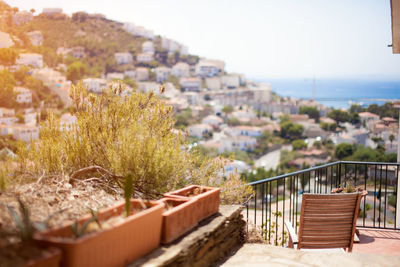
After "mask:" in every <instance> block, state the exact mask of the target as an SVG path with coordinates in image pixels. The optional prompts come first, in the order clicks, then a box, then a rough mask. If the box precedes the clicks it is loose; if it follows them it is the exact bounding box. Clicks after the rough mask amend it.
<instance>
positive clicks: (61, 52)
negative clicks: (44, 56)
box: [56, 46, 72, 56]
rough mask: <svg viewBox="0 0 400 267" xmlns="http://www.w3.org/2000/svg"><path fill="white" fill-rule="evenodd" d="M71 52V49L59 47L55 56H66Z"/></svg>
mask: <svg viewBox="0 0 400 267" xmlns="http://www.w3.org/2000/svg"><path fill="white" fill-rule="evenodd" d="M71 51H72V49H71V48H66V47H63V46H60V47H58V48H57V51H56V53H57V55H62V56H66V55H68V54H69V53H71Z"/></svg>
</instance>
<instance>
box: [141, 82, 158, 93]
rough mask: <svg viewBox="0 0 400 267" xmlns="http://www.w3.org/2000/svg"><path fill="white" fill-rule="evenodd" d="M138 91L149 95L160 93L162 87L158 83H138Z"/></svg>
mask: <svg viewBox="0 0 400 267" xmlns="http://www.w3.org/2000/svg"><path fill="white" fill-rule="evenodd" d="M137 85H138V89H139V90H140V91H142V92H145V93H149V92H151V91H154V92H155V93H159V91H160V90H159V88H160V85H159V84H157V83H156V82H138V83H137Z"/></svg>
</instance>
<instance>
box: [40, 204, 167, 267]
mask: <svg viewBox="0 0 400 267" xmlns="http://www.w3.org/2000/svg"><path fill="white" fill-rule="evenodd" d="M131 203H132V205H131V206H132V207H131V208H132V210H133V209H135V208H140V207H141V206H140V202H139V201H138V200H131ZM150 205H151V207H150V208H148V209H146V210H143V211H140V212H138V213H135V214H133V215H130V216H129V217H127V218H124V219H123V220H121V222H117V223H116V224H115V225H113V227H111V228H109V229H105V230H101V231H99V232H93V233H88V234H86V235H84V236H82V237H79V238H73V234H72V231H71V228H70V226H71V224H72V223H71V222H70V223H68V224H66V225H65V226H63V227H61V228H55V229H50V230H48V231H45V232H41V233H38V234H36V235H35V240H36V241H37V242H38V243H39V244H40V245H43V246H53V247H58V248H60V249H61V250H62V252H63V255H62V260H61V266H64V267H65V266H71V267H72V266H74V267H80V266H82V267H83V266H85V267H91V266H93V267H95V266H96V267H101V266H125V265H127V264H129V263H131V262H133V261H134V260H136V259H138V258H140V257H142V256H144V255H145V254H147V253H149V252H150V251H152V250H153V249H155V248H157V247H158V246H159V244H160V237H161V223H162V212H163V209H164V203H162V202H157V201H152V202H151V204H150ZM124 210H125V202H120V203H118V204H117V205H116V206H114V207H110V208H107V209H104V210H101V211H100V212H99V220H100V221H106V220H107V219H109V218H112V217H116V216H120V215H121V214H123V213H124ZM90 218H91V216H90V215H87V216H85V217H83V218H82V219H80V220H79V223H81V224H83V223H84V222H85V221H87V220H89V219H90Z"/></svg>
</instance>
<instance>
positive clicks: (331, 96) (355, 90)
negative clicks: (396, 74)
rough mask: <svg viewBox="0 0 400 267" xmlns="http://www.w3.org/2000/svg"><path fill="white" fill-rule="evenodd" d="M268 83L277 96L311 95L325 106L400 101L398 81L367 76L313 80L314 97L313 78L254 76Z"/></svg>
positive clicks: (399, 81)
mask: <svg viewBox="0 0 400 267" xmlns="http://www.w3.org/2000/svg"><path fill="white" fill-rule="evenodd" d="M257 81H259V82H267V83H269V84H270V85H271V87H272V91H274V92H275V93H277V94H278V95H280V96H290V97H295V98H302V99H312V98H314V99H315V100H316V101H317V102H319V103H322V104H323V105H325V106H327V107H333V108H349V107H350V106H351V104H359V105H362V106H368V105H370V104H374V103H375V104H379V105H382V104H384V103H385V102H386V101H384V99H388V100H390V99H392V100H393V99H399V100H400V78H399V80H397V81H395V80H370V79H359V80H358V79H317V78H316V79H315V85H314V88H315V90H314V96H313V79H301V78H299V79H293V78H292V79H283V78H272V79H257Z"/></svg>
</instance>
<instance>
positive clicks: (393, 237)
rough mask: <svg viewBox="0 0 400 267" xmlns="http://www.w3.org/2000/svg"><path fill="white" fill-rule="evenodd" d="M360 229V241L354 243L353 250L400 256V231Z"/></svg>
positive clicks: (363, 252)
mask: <svg viewBox="0 0 400 267" xmlns="http://www.w3.org/2000/svg"><path fill="white" fill-rule="evenodd" d="M359 231H360V235H359V238H360V243H354V247H353V252H356V253H362V254H377V255H390V256H400V231H394V230H380V229H363V228H359Z"/></svg>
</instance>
